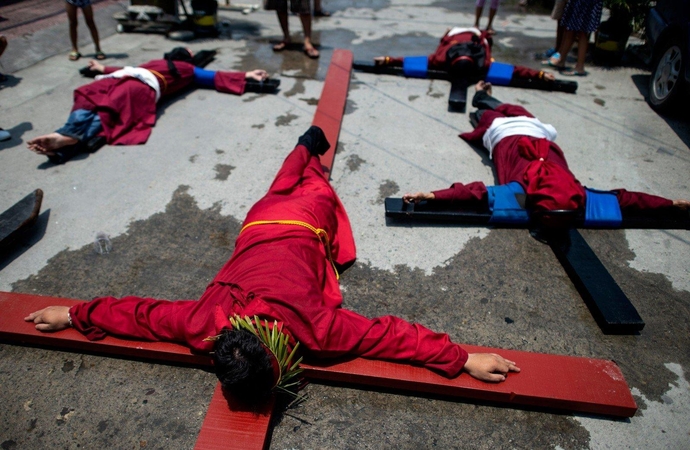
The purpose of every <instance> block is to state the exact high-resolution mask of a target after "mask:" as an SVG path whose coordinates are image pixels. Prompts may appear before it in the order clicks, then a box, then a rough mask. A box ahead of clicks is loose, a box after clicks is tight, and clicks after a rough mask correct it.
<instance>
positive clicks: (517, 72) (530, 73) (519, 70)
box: [513, 66, 541, 79]
mask: <svg viewBox="0 0 690 450" xmlns="http://www.w3.org/2000/svg"><path fill="white" fill-rule="evenodd" d="M513 67H514V69H513V78H526V79H530V78H539V74H540V73H541V71H539V70H534V69H530V68H529V67H525V66H513Z"/></svg>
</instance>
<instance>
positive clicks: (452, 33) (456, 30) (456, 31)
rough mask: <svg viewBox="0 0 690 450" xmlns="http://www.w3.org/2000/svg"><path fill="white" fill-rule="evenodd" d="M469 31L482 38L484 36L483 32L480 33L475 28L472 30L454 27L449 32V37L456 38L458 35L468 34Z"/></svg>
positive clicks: (471, 28)
mask: <svg viewBox="0 0 690 450" xmlns="http://www.w3.org/2000/svg"><path fill="white" fill-rule="evenodd" d="M468 31H470V32H472V33H474V34H476V35H477V36H481V34H482V32H481V31H479V29H478V28H475V27H470V28H463V27H453V28H451V29H450V31H449V32H448V36H455V35H456V34H460V33H467V32H468Z"/></svg>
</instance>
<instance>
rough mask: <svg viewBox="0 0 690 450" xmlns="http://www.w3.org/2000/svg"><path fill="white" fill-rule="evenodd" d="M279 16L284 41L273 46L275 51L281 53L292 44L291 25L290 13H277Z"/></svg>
mask: <svg viewBox="0 0 690 450" xmlns="http://www.w3.org/2000/svg"><path fill="white" fill-rule="evenodd" d="M276 14H277V15H278V22H279V23H280V29H281V30H283V40H282V41H281V42H279V43H277V44H276V45H274V46H273V50H274V51H276V52H279V51H281V50H285V48H286V47H287V46H288V45H289V44H290V40H291V39H290V25H289V23H288V12H287V10H285V11H276Z"/></svg>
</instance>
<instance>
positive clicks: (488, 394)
mask: <svg viewBox="0 0 690 450" xmlns="http://www.w3.org/2000/svg"><path fill="white" fill-rule="evenodd" d="M462 347H463V348H464V349H465V350H467V351H468V352H470V353H475V352H483V353H498V354H500V355H501V356H503V357H505V358H508V359H510V360H513V361H515V362H516V363H517V365H518V367H520V370H521V372H520V373H511V374H509V375H508V378H507V379H506V381H504V382H502V383H498V384H493V383H484V382H481V381H478V380H476V379H474V378H472V377H470V376H469V375H467V374H465V373H463V374H462V375H460V376H459V377H456V378H453V379H448V378H445V377H443V376H441V375H438V374H436V373H434V372H432V371H430V370H427V369H424V368H421V367H415V366H410V365H406V364H397V363H392V362H386V361H374V360H366V359H362V358H356V359H351V360H348V361H344V362H340V363H331V364H326V363H323V364H322V363H319V364H318V365H309V364H303V365H302V367H303V368H304V369H305V371H304V374H305V377H307V378H309V379H310V380H312V381H315V380H323V381H331V382H337V383H347V384H359V385H365V386H378V387H385V388H390V389H400V390H403V391H408V392H414V393H427V394H435V395H440V396H443V397H449V398H462V399H475V400H482V401H488V402H495V403H499V404H503V405H506V406H518V407H539V408H548V409H556V410H563V411H577V412H582V413H590V414H603V415H609V416H616V417H632V416H633V415H634V414H635V411H637V405H636V404H635V399H634V398H633V397H632V394H631V393H630V389H629V388H628V385H627V383H626V382H625V378H624V377H623V374H622V373H621V371H620V368H619V367H618V366H617V365H616V363H614V362H613V361H609V360H602V359H590V358H579V357H574V356H561V355H549V354H544V353H530V352H523V351H517V350H502V349H495V348H488V347H477V346H472V345H463V346H462Z"/></svg>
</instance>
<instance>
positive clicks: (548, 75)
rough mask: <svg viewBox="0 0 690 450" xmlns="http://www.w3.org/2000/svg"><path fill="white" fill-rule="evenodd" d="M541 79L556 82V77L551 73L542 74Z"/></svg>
mask: <svg viewBox="0 0 690 450" xmlns="http://www.w3.org/2000/svg"><path fill="white" fill-rule="evenodd" d="M542 78H543V79H544V80H546V81H556V75H554V74H552V73H551V72H544V75H543V76H542Z"/></svg>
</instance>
